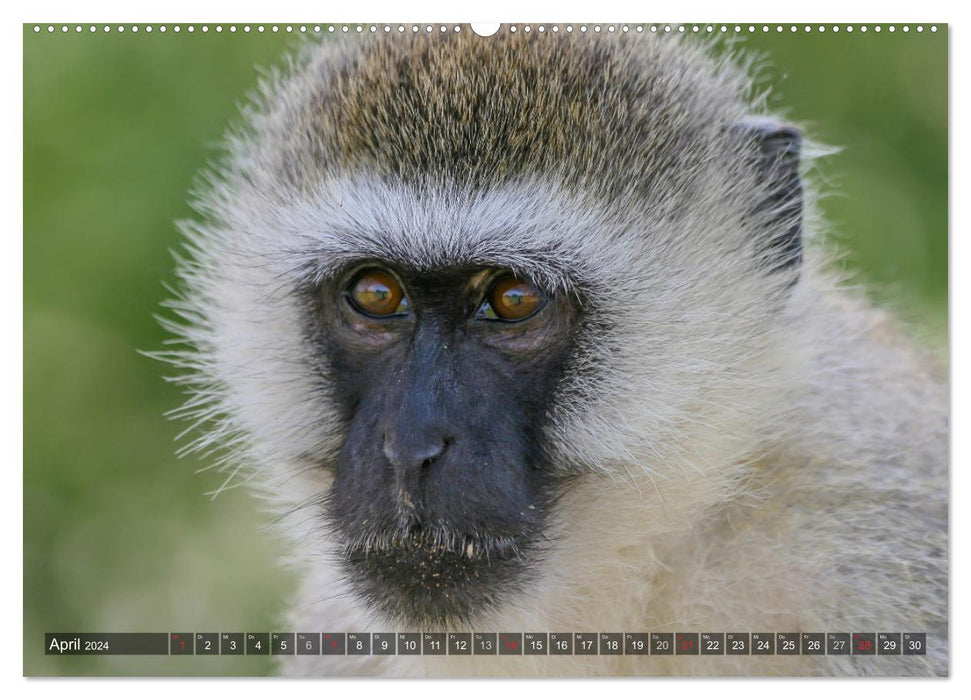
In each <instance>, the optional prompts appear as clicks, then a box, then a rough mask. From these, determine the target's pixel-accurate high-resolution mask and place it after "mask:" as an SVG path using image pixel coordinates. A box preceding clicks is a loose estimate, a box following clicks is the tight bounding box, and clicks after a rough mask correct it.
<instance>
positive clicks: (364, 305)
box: [350, 270, 405, 316]
mask: <svg viewBox="0 0 971 700" xmlns="http://www.w3.org/2000/svg"><path fill="white" fill-rule="evenodd" d="M404 296H405V293H404V290H403V289H402V288H401V285H400V284H398V282H397V280H395V278H394V277H392V276H391V275H389V274H388V273H387V272H384V271H383V270H365V271H364V272H362V273H361V274H360V275H358V276H357V278H356V279H355V280H354V283H353V284H352V285H351V288H350V298H351V301H352V302H353V304H354V306H355V307H357V309H358V311H361V312H363V313H366V314H368V315H369V316H391V315H393V314H397V313H402V306H403V305H404V303H405V298H404Z"/></svg>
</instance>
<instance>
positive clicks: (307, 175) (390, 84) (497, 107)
mask: <svg viewBox="0 0 971 700" xmlns="http://www.w3.org/2000/svg"><path fill="white" fill-rule="evenodd" d="M299 60H300V61H301V62H302V64H303V65H300V66H299V67H298V69H297V71H295V72H294V73H293V74H292V76H291V78H290V80H289V81H286V80H284V81H283V82H282V83H281V84H278V85H277V86H276V87H275V88H271V90H270V92H271V93H272V94H273V95H274V97H275V99H274V100H273V101H274V103H275V107H274V109H273V110H272V111H271V112H270V113H269V114H266V115H265V118H263V119H259V120H257V122H258V123H257V127H258V129H259V130H266V131H268V132H274V133H272V135H271V134H267V135H271V138H269V139H267V138H261V139H260V141H261V142H262V143H272V144H279V145H282V146H283V147H282V148H280V149H278V150H277V151H276V152H274V153H268V152H262V153H259V154H258V158H260V159H261V160H262V162H261V165H262V166H263V167H266V168H268V169H269V170H270V171H272V172H274V173H276V174H279V175H283V176H285V177H286V178H287V179H289V180H290V181H291V182H293V183H295V184H304V183H305V182H306V181H307V180H308V179H310V180H312V179H314V178H317V177H320V176H321V175H324V174H326V173H333V172H335V171H336V172H355V171H361V170H364V171H366V172H369V173H373V174H374V175H376V176H379V177H383V178H391V179H395V180H401V181H404V182H409V183H413V182H416V181H433V182H434V181H436V180H437V181H439V182H447V183H451V184H455V185H460V186H461V185H466V186H469V187H471V188H475V189H484V188H489V187H494V186H496V185H501V184H503V183H505V182H509V181H512V180H517V179H522V178H523V177H528V176H536V175H542V176H543V177H547V178H548V177H554V178H558V179H560V180H561V181H562V182H564V183H568V184H570V185H574V186H576V187H577V188H578V189H580V190H582V191H584V192H595V193H598V194H602V195H616V194H619V193H622V192H627V191H630V190H631V189H638V190H640V191H641V192H650V191H651V189H652V184H654V183H656V182H658V181H659V180H663V179H664V178H666V177H671V176H673V175H674V174H675V173H681V172H686V171H690V170H692V169H694V168H696V167H697V166H699V165H700V164H701V163H703V162H704V159H705V158H706V157H710V156H711V155H712V153H711V151H710V150H709V148H710V147H711V146H714V145H716V143H713V142H717V140H718V137H719V136H720V135H721V133H720V132H721V131H722V130H724V128H725V127H726V126H728V125H729V124H731V123H732V122H733V121H735V120H737V119H738V118H739V117H740V116H742V115H743V114H744V113H745V112H746V111H747V110H749V109H751V107H750V106H749V105H747V104H745V101H744V99H743V96H744V94H745V93H746V92H747V88H748V80H747V79H746V77H745V76H744V74H743V73H741V72H739V71H738V70H736V69H735V68H734V67H733V66H731V65H730V64H729V63H727V62H725V61H721V62H718V61H714V60H712V59H711V58H710V57H707V56H704V55H703V54H702V52H701V50H700V49H699V48H697V47H691V46H688V45H686V43H685V42H682V41H675V40H652V39H645V38H621V37H617V38H609V39H608V38H607V37H596V38H587V37H572V36H570V37H567V36H552V35H551V36H539V37H535V38H530V37H527V36H525V35H519V36H517V35H515V34H510V33H503V34H501V35H497V36H494V37H490V38H487V39H486V38H482V37H479V36H476V35H474V34H473V33H472V32H464V33H462V34H460V35H446V36H444V37H426V36H415V37H387V38H384V37H382V38H379V39H376V40H367V39H363V40H362V39H351V40H350V41H344V42H339V41H335V42H332V43H330V44H323V45H320V46H316V47H313V48H311V49H309V50H308V51H306V52H305V53H304V55H303V56H302V58H301V59H299Z"/></svg>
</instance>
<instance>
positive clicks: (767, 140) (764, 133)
mask: <svg viewBox="0 0 971 700" xmlns="http://www.w3.org/2000/svg"><path fill="white" fill-rule="evenodd" d="M732 131H733V132H734V133H735V134H736V135H737V136H738V138H740V139H741V140H742V142H743V143H744V147H743V149H742V150H743V153H745V154H746V157H747V158H750V159H751V161H752V165H753V166H754V168H755V171H756V178H757V180H758V182H759V183H760V184H762V185H763V187H764V193H765V195H764V196H763V197H762V199H761V201H759V203H758V204H757V205H756V207H755V211H754V212H753V213H754V214H755V216H756V218H757V219H758V220H759V222H760V224H761V226H762V227H763V228H764V229H765V231H766V233H767V239H766V245H765V255H766V262H767V264H768V266H769V267H770V269H772V270H783V269H787V268H791V267H798V266H799V264H800V263H801V262H802V181H801V180H800V178H799V150H800V147H801V145H802V138H801V137H800V135H799V132H798V131H797V130H796V129H795V128H793V127H791V126H788V125H786V124H780V123H778V122H775V121H773V120H771V119H769V118H767V117H749V118H746V119H742V120H741V121H738V122H736V123H735V124H733V125H732Z"/></svg>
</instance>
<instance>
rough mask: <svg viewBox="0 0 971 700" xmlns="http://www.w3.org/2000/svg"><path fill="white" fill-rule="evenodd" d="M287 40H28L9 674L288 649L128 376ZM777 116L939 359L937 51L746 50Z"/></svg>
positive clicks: (274, 587)
mask: <svg viewBox="0 0 971 700" xmlns="http://www.w3.org/2000/svg"><path fill="white" fill-rule="evenodd" d="M292 41H293V38H292V37H288V36H287V35H286V34H285V33H283V32H282V31H281V32H280V33H279V34H273V33H271V32H269V31H267V32H266V33H263V34H258V33H256V32H255V31H254V32H251V33H250V34H243V33H242V32H241V31H240V32H237V33H235V34H231V33H229V32H228V31H223V32H222V33H216V32H214V31H210V32H209V33H207V34H202V33H201V32H198V31H197V32H196V33H195V34H191V35H190V34H188V33H185V32H183V33H181V34H174V33H172V32H171V31H169V32H167V33H166V34H164V35H163V34H160V33H159V32H158V31H157V29H156V31H154V32H152V33H151V34H149V33H146V32H145V31H144V29H143V28H142V31H139V33H138V34H132V33H131V31H130V30H129V31H126V32H125V33H123V34H120V33H118V32H117V31H112V32H111V33H110V34H104V33H103V32H101V31H99V32H98V33H96V34H89V33H88V32H87V29H85V31H84V33H82V34H80V35H79V34H76V33H75V32H74V30H73V27H72V29H71V31H70V33H68V34H62V33H61V32H60V31H57V32H56V33H55V34H48V33H47V32H46V27H45V31H43V32H42V33H40V34H35V33H34V32H33V30H32V26H27V27H25V28H24V261H23V265H24V646H25V650H24V672H25V674H27V675H89V674H97V675H104V674H118V675H131V674H138V675H146V674H148V675H182V674H186V675H188V674H203V675H222V674H233V675H248V674H265V673H267V672H268V671H269V670H270V668H271V666H270V661H269V659H268V658H267V657H221V658H219V657H212V658H205V657H196V658H188V657H186V658H181V657H180V658H168V657H158V658H153V657H74V658H63V657H62V658H58V657H52V656H45V655H44V654H43V651H42V649H43V633H44V632H47V631H50V632H53V631H79V632H84V631H99V632H100V631H199V632H201V631H271V630H279V629H280V627H281V625H282V623H281V620H282V617H281V616H282V611H283V608H284V604H285V599H286V597H287V596H288V595H289V594H290V593H291V592H292V591H293V590H294V581H293V579H292V577H291V576H290V575H289V574H287V573H286V572H283V571H280V570H279V568H278V567H277V565H276V563H275V557H276V556H277V554H279V552H280V546H279V544H278V543H277V542H275V541H274V539H273V537H272V534H271V533H270V531H269V529H268V528H267V522H268V520H269V518H267V517H266V516H265V515H264V514H263V513H262V512H261V511H260V507H259V504H258V503H257V501H256V500H255V499H253V498H251V497H250V496H249V495H248V494H246V493H244V492H242V491H241V490H231V491H228V492H225V493H223V494H222V495H220V496H219V498H218V499H216V500H215V501H214V502H211V500H210V498H209V497H208V496H207V495H206V492H208V491H210V490H212V489H213V488H215V487H217V486H218V485H219V483H220V482H221V479H220V477H219V475H218V474H214V473H212V472H203V473H201V474H200V473H196V470H197V469H199V468H200V467H202V466H204V465H203V464H200V463H199V462H196V461H194V460H192V459H185V460H177V459H176V458H175V457H174V456H173V452H174V449H175V443H174V438H175V435H176V434H177V433H178V432H179V430H180V429H181V426H179V425H176V424H172V423H170V422H168V421H166V420H165V419H164V417H163V414H164V412H165V411H167V410H169V409H172V408H174V407H176V406H177V405H178V404H179V402H180V396H179V393H178V391H177V390H176V389H175V388H173V387H171V386H169V385H167V384H165V383H164V382H163V381H162V380H161V379H160V377H161V376H162V375H163V374H165V373H166V370H165V368H164V367H162V366H160V365H159V364H157V363H155V362H154V361H152V360H149V359H146V358H145V357H143V356H141V355H139V354H138V353H137V352H136V351H137V350H138V349H157V348H159V347H160V346H161V343H162V341H163V339H164V334H163V333H162V332H161V330H160V329H159V327H158V326H157V325H156V323H155V321H154V320H153V319H152V314H153V313H154V312H156V311H157V310H158V303H159V301H160V300H161V299H163V298H164V297H165V296H166V293H165V291H164V289H163V287H162V283H163V281H165V280H168V281H171V280H172V267H173V264H172V259H171V257H170V255H169V253H168V250H169V249H171V248H173V247H175V246H177V245H178V236H177V234H176V231H175V227H174V225H173V220H175V219H179V218H185V217H189V216H192V212H191V211H190V209H189V208H188V207H187V206H186V204H185V201H186V192H187V190H188V189H189V187H190V185H191V183H192V180H193V175H194V173H195V172H196V171H197V170H198V169H199V168H200V167H201V166H203V165H204V164H205V163H206V162H207V161H208V160H210V159H212V158H213V157H214V156H216V155H217V151H216V150H215V146H216V145H217V144H218V143H219V141H220V139H221V136H222V133H223V130H224V128H225V127H226V125H227V124H228V123H229V121H230V120H232V119H233V118H234V117H235V115H236V113H237V107H238V105H239V103H240V100H241V99H242V97H243V95H244V94H245V93H246V92H247V91H248V90H250V89H251V88H252V87H253V86H254V85H255V82H256V79H257V75H258V74H257V71H256V70H255V67H256V66H272V65H278V64H279V63H280V61H281V57H282V55H283V54H284V53H285V51H286V50H287V47H288V44H289V43H290V42H292ZM740 44H741V45H742V46H743V47H744V48H745V49H746V50H750V51H755V52H756V53H757V54H758V55H759V56H760V58H761V61H760V63H761V65H762V66H763V67H764V71H763V72H764V74H765V75H766V77H767V79H770V80H766V86H768V84H769V83H770V82H771V84H772V86H773V88H772V98H771V101H772V104H773V105H774V106H775V107H776V108H780V109H781V108H784V109H785V113H786V114H787V115H788V116H789V117H790V118H792V119H794V120H796V121H797V122H798V123H800V124H803V125H808V127H809V133H810V136H811V137H813V138H814V139H816V140H818V141H820V142H823V143H826V144H829V145H834V146H839V147H842V149H843V150H842V151H841V152H840V153H839V154H838V155H834V156H830V157H828V158H827V159H825V161H824V162H822V163H820V166H819V177H818V179H819V180H820V181H821V182H822V183H823V185H824V187H825V189H826V193H827V196H826V197H825V198H824V199H823V200H822V202H821V206H822V209H823V211H824V213H825V215H826V217H827V219H828V220H829V222H830V223H831V225H832V230H833V240H834V241H835V242H836V243H838V244H839V245H840V246H841V248H842V249H843V250H844V251H845V253H846V256H845V258H844V263H843V264H844V265H845V266H846V267H847V268H848V269H849V270H852V271H853V275H854V276H853V279H854V281H856V282H859V283H861V284H864V285H866V287H867V288H868V290H869V292H870V293H871V294H872V295H873V296H874V297H875V298H876V299H877V300H878V301H880V302H881V303H884V304H888V305H891V306H892V307H894V308H895V309H896V310H897V312H898V314H899V315H900V316H901V317H903V318H904V319H906V320H907V321H908V322H909V324H910V328H911V329H912V331H913V333H914V334H915V335H916V336H917V337H919V338H920V339H921V342H923V343H925V344H926V345H927V346H928V347H929V348H931V349H932V350H933V351H935V352H937V353H939V354H940V355H941V356H942V357H943V356H944V355H945V353H946V341H947V335H946V334H947V174H948V169H947V124H948V121H947V120H948V103H947V89H948V74H947V58H948V53H947V31H946V28H943V27H942V28H941V29H940V30H939V31H938V32H937V33H936V34H930V33H929V32H925V33H923V34H920V35H918V34H916V33H911V34H906V35H905V34H903V33H896V34H893V35H891V34H889V33H886V32H883V33H881V34H879V35H877V34H874V33H873V32H872V31H871V32H870V33H867V34H865V35H863V34H860V33H859V32H857V33H854V34H852V35H848V34H846V33H845V31H844V32H841V33H840V34H839V35H834V34H833V33H832V32H827V33H825V34H822V35H821V34H818V33H816V32H813V33H811V34H805V33H804V32H802V31H800V32H799V33H797V34H790V33H788V32H787V33H785V34H782V35H778V34H775V33H772V34H769V35H762V34H758V35H756V36H752V37H748V36H746V37H745V38H744V39H743V40H742V41H741V42H740Z"/></svg>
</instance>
